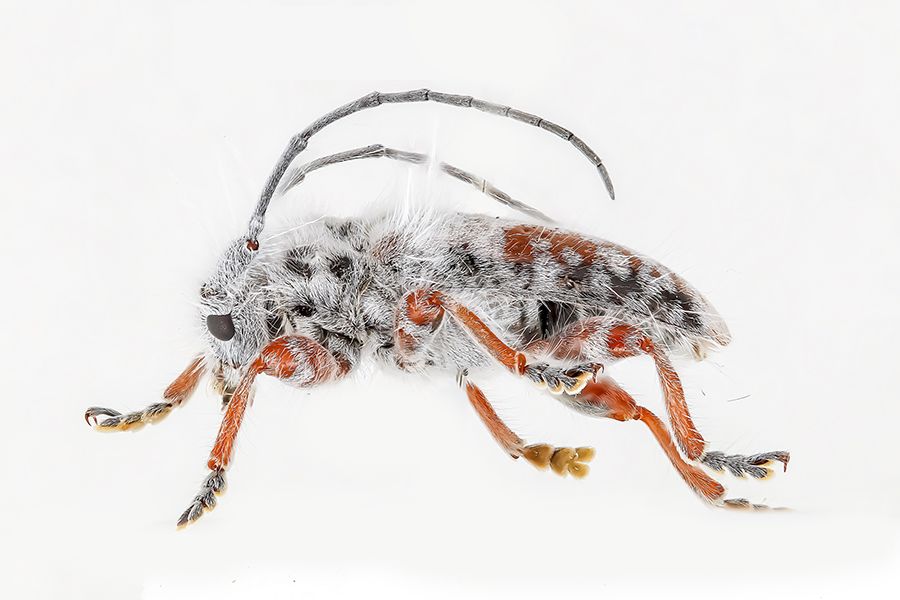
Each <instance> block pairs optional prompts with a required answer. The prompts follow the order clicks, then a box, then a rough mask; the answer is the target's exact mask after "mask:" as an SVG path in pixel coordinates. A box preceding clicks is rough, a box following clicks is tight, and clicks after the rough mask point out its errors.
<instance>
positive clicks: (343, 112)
mask: <svg viewBox="0 0 900 600" xmlns="http://www.w3.org/2000/svg"><path fill="white" fill-rule="evenodd" d="M410 102H438V103H440V104H448V105H450V106H459V107H463V108H475V109H478V110H480V111H482V112H486V113H490V114H493V115H499V116H501V117H509V118H511V119H515V120H516V121H521V122H523V123H527V124H529V125H532V126H534V127H539V128H541V129H543V130H545V131H549V132H550V133H553V134H555V135H557V136H559V137H561V138H562V139H564V140H566V141H568V142H569V143H571V144H572V145H573V146H575V147H576V148H577V149H578V150H579V151H580V152H581V153H582V154H584V156H585V157H587V159H588V160H589V161H591V164H593V165H594V167H596V169H597V171H598V172H599V173H600V177H602V178H603V183H604V184H605V186H606V191H607V192H608V193H609V197H610V198H612V199H615V190H614V188H613V184H612V180H611V179H610V177H609V173H608V172H607V170H606V166H605V165H604V164H603V161H602V160H601V159H600V157H599V156H598V155H597V153H596V152H594V151H593V150H592V149H591V148H590V147H589V146H588V145H587V144H585V143H584V142H583V141H582V140H581V138H579V137H578V136H576V135H575V134H574V133H572V132H571V131H569V130H568V129H566V128H564V127H561V126H560V125H557V124H556V123H553V122H552V121H547V120H546V119H544V118H542V117H539V116H537V115H533V114H530V113H527V112H524V111H521V110H518V109H515V108H511V107H509V106H504V105H502V104H494V103H493V102H486V101H484V100H479V99H477V98H473V97H472V96H461V95H457V94H445V93H443V92H434V91H431V90H428V89H421V90H410V91H406V92H391V93H381V92H372V93H370V94H366V95H365V96H363V97H361V98H359V99H357V100H354V101H353V102H350V103H348V104H345V105H343V106H341V107H340V108H337V109H335V110H333V111H331V112H330V113H327V114H325V115H323V116H322V117H320V118H318V119H317V120H316V121H314V122H313V123H312V124H310V125H309V126H308V127H307V128H306V129H304V130H303V131H301V132H300V133H298V134H297V135H295V136H294V137H292V138H291V141H290V142H289V143H288V146H287V148H285V150H284V152H283V153H282V155H281V158H280V159H279V160H278V163H276V165H275V168H274V169H273V170H272V174H271V175H269V179H268V180H267V181H266V185H265V187H264V188H263V191H262V194H260V197H259V202H258V203H257V205H256V210H255V211H254V213H253V216H252V217H251V219H250V228H249V234H250V239H256V236H258V235H259V232H260V231H262V228H263V225H264V222H265V214H266V210H267V209H268V206H269V201H270V200H271V199H272V196H273V195H274V194H275V191H276V189H277V188H278V185H279V183H280V182H281V178H282V177H283V176H284V174H285V172H287V170H288V167H289V166H290V164H291V162H293V160H294V159H295V158H296V157H297V155H299V154H300V153H301V152H303V150H305V149H306V146H307V145H308V144H309V139H310V138H311V137H312V136H313V135H315V134H316V133H318V132H319V131H321V130H322V129H324V128H325V127H326V126H328V125H330V124H332V123H334V122H335V121H337V120H338V119H342V118H344V117H346V116H349V115H352V114H353V113H356V112H359V111H361V110H365V109H367V108H373V107H375V106H380V105H382V104H406V103H410Z"/></svg>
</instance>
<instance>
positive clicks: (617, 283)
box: [609, 271, 644, 304]
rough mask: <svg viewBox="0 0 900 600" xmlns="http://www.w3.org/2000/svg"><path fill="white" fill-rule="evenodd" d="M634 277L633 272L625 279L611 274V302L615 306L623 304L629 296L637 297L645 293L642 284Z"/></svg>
mask: <svg viewBox="0 0 900 600" xmlns="http://www.w3.org/2000/svg"><path fill="white" fill-rule="evenodd" d="M634 275H635V274H634V272H633V271H632V272H631V273H629V274H628V275H626V276H625V277H619V276H618V275H616V274H615V273H610V274H609V289H610V291H611V292H612V295H611V298H610V300H611V301H612V302H613V303H614V304H622V303H624V301H625V299H627V298H628V297H629V296H636V295H639V294H641V293H642V292H643V291H644V288H643V286H642V285H641V282H639V281H638V280H637V278H636V277H635V276H634Z"/></svg>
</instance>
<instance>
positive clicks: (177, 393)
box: [84, 356, 206, 431]
mask: <svg viewBox="0 0 900 600" xmlns="http://www.w3.org/2000/svg"><path fill="white" fill-rule="evenodd" d="M205 371H206V364H205V359H204V358H203V356H197V357H196V358H194V360H193V361H191V364H189V365H188V366H187V368H186V369H185V370H184V371H182V372H181V375H179V376H178V377H177V378H176V379H175V381H173V382H172V383H171V384H169V387H167V388H166V391H165V392H163V398H164V399H165V402H157V403H155V404H151V405H150V406H148V407H146V408H144V409H142V410H138V411H134V412H130V413H126V414H122V413H120V412H119V411H117V410H113V409H111V408H102V407H99V406H92V407H90V408H89V409H87V410H86V411H85V413H84V420H85V421H86V422H87V424H88V425H90V424H91V419H93V420H94V423H93V425H94V427H95V428H97V429H99V430H102V431H125V430H127V429H136V428H138V427H141V426H143V425H144V424H146V423H154V422H156V421H159V420H161V419H162V418H163V417H165V416H166V415H167V414H169V413H170V412H171V411H172V409H173V408H175V407H176V406H178V405H180V404H181V403H182V402H184V401H185V400H187V399H188V398H190V396H191V394H193V393H194V390H195V389H197V384H198V383H199V382H200V378H201V377H202V376H203V373H204V372H205ZM99 416H106V417H108V418H106V419H103V420H102V421H99V422H98V419H97V417H99Z"/></svg>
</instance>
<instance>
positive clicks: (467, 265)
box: [459, 252, 478, 275]
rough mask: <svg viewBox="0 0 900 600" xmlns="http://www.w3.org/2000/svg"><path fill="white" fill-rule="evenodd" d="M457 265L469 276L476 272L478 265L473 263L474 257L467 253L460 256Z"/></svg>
mask: <svg viewBox="0 0 900 600" xmlns="http://www.w3.org/2000/svg"><path fill="white" fill-rule="evenodd" d="M459 263H460V265H462V268H463V270H464V271H465V272H466V273H468V274H469V275H474V274H475V273H477V272H478V263H476V262H475V257H474V256H473V255H472V254H471V253H469V252H466V253H464V254H461V255H460V257H459Z"/></svg>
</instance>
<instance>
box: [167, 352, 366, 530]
mask: <svg viewBox="0 0 900 600" xmlns="http://www.w3.org/2000/svg"><path fill="white" fill-rule="evenodd" d="M349 370H350V365H349V362H346V361H344V360H342V359H341V358H338V357H335V356H334V355H333V354H331V353H330V352H329V351H328V350H327V349H326V348H325V347H324V346H322V345H321V344H319V343H318V342H316V341H315V340H312V339H309V338H307V337H303V336H297V335H286V336H282V337H279V338H276V339H274V340H272V341H271V342H270V343H269V344H267V345H266V347H265V348H263V349H262V351H261V352H260V354H259V356H258V357H257V358H256V359H255V360H254V361H253V362H252V363H251V364H250V366H249V367H248V368H247V371H246V372H245V373H244V374H243V376H242V377H241V380H240V382H239V383H238V385H237V388H236V389H235V391H234V394H233V396H232V397H231V400H230V401H229V402H228V408H227V409H226V410H225V416H224V417H223V418H222V424H221V425H220V426H219V434H218V435H217V436H216V441H215V444H214V445H213V449H212V451H211V452H210V455H209V460H208V461H207V463H206V465H207V467H208V468H209V470H210V473H209V475H207V477H206V479H205V480H204V482H203V485H202V486H201V488H200V492H199V493H198V494H197V495H196V496H195V497H194V499H193V501H192V502H191V505H190V506H188V508H187V509H186V510H185V511H184V512H183V513H182V515H181V517H180V518H179V519H178V526H179V527H183V526H185V525H187V524H189V523H191V522H193V521H196V520H197V519H199V518H200V517H201V516H202V515H203V513H204V511H206V510H209V509H212V508H213V507H215V505H216V496H217V495H218V494H220V493H222V491H224V489H225V470H226V469H227V468H228V465H229V464H230V462H231V459H232V456H233V454H234V444H235V442H236V441H237V434H238V431H239V430H240V427H241V423H242V422H243V420H244V414H245V412H246V410H247V404H248V403H249V401H250V395H251V391H252V387H253V381H254V380H255V379H256V376H257V375H259V374H260V373H265V374H266V375H270V376H272V377H276V378H278V379H280V380H282V381H284V382H286V383H289V384H292V385H295V386H299V387H308V386H312V385H316V384H319V383H324V382H326V381H331V380H334V379H337V378H339V377H342V376H343V375H345V374H346V373H347V372H348V371H349Z"/></svg>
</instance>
